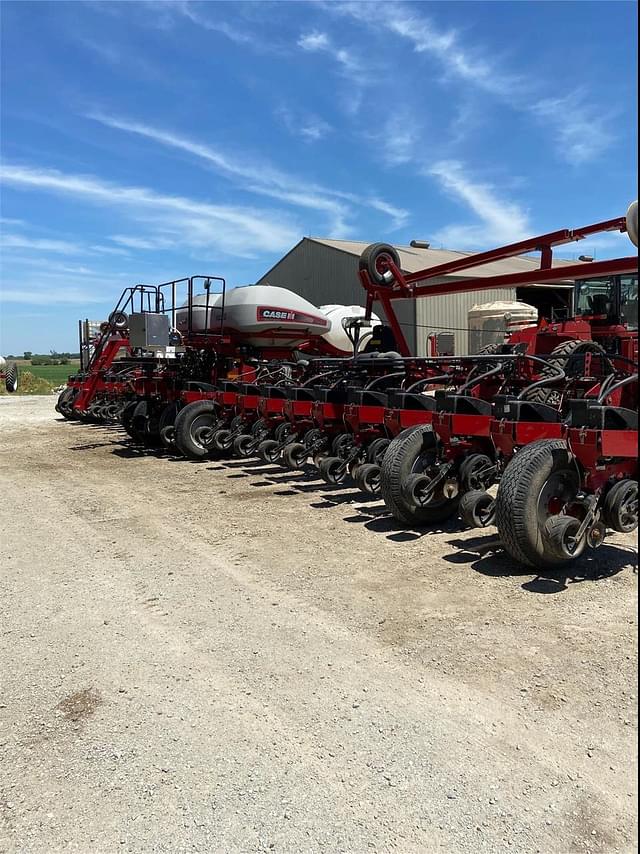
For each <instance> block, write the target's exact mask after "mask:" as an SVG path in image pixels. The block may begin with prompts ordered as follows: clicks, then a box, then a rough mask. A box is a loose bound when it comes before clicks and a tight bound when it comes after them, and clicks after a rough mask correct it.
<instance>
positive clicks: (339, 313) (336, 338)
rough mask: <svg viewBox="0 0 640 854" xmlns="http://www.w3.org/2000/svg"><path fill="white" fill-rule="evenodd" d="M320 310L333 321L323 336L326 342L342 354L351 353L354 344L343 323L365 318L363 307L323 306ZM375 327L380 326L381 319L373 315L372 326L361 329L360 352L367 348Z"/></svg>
mask: <svg viewBox="0 0 640 854" xmlns="http://www.w3.org/2000/svg"><path fill="white" fill-rule="evenodd" d="M319 310H320V311H321V312H322V313H323V314H324V316H325V317H328V318H329V320H330V321H331V329H330V330H329V332H327V333H325V334H324V335H323V336H322V337H323V338H324V340H325V341H326V342H327V343H328V344H330V345H331V346H332V347H334V348H335V349H336V350H338V351H340V352H342V353H351V351H352V350H353V344H352V343H351V339H350V338H349V336H348V335H347V333H346V331H345V328H344V326H343V323H342V322H343V321H344V320H350V319H351V318H354V317H364V315H365V310H364V308H363V307H362V306H361V305H321V306H320V309H319ZM374 326H380V318H379V317H378V315H377V314H372V315H371V326H363V327H362V328H361V329H360V337H359V339H358V351H359V352H362V350H364V348H365V347H366V346H367V344H368V342H369V340H370V338H371V336H372V335H373V328H374Z"/></svg>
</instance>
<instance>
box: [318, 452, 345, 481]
mask: <svg viewBox="0 0 640 854" xmlns="http://www.w3.org/2000/svg"><path fill="white" fill-rule="evenodd" d="M318 470H319V471H320V477H321V478H322V479H323V480H324V481H325V482H326V483H331V484H337V483H343V482H344V480H345V479H346V477H347V475H348V473H349V472H348V470H347V468H346V466H345V465H344V460H341V459H340V458H339V457H325V458H324V459H323V460H322V461H321V463H320V465H319V466H318Z"/></svg>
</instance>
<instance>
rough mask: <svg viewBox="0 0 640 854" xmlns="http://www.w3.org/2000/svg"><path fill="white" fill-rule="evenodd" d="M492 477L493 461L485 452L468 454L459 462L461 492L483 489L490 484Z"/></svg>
mask: <svg viewBox="0 0 640 854" xmlns="http://www.w3.org/2000/svg"><path fill="white" fill-rule="evenodd" d="M487 470H490V471H491V474H489V473H488V471H487ZM494 477H495V469H494V467H493V461H492V460H491V459H490V458H489V457H488V456H487V455H486V454H469V456H468V457H465V458H464V460H463V461H462V462H461V463H460V468H459V472H458V479H459V481H460V489H461V491H462V492H471V491H473V492H476V491H484V490H485V489H486V488H487V487H489V486H491V484H492V482H493V480H494Z"/></svg>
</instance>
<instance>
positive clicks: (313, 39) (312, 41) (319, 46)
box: [298, 31, 330, 52]
mask: <svg viewBox="0 0 640 854" xmlns="http://www.w3.org/2000/svg"><path fill="white" fill-rule="evenodd" d="M298 46H299V47H301V48H302V49H303V50H310V51H312V52H313V51H318V50H329V46H330V41H329V36H328V35H327V34H326V33H320V32H317V31H314V32H311V33H307V34H306V35H304V36H300V38H299V39H298Z"/></svg>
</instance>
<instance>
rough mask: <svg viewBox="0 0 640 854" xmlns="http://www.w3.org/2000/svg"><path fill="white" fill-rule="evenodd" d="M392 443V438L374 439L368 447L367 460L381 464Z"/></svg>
mask: <svg viewBox="0 0 640 854" xmlns="http://www.w3.org/2000/svg"><path fill="white" fill-rule="evenodd" d="M390 444H391V440H390V439H374V440H373V442H372V443H371V444H370V445H369V447H368V448H367V462H370V463H375V464H376V465H377V466H380V465H381V463H382V459H383V457H384V455H385V453H386V452H387V448H388V447H389V445H390Z"/></svg>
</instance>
